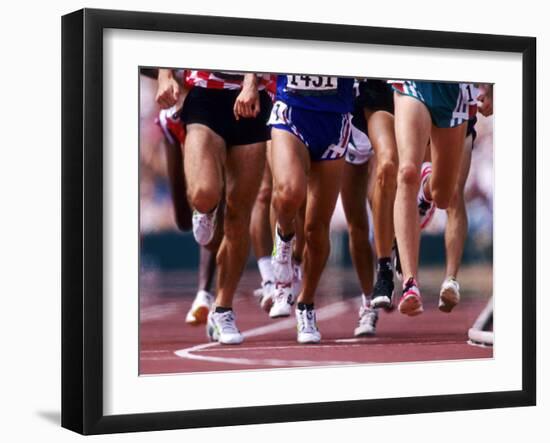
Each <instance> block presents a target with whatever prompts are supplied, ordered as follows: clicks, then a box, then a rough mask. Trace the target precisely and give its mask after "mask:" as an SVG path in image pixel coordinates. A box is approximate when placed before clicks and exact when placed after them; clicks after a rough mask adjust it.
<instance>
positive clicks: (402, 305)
mask: <svg viewBox="0 0 550 443" xmlns="http://www.w3.org/2000/svg"><path fill="white" fill-rule="evenodd" d="M398 309H399V312H401V314H405V315H408V316H409V317H412V316H415V315H419V314H422V313H423V312H424V308H423V307H422V298H421V297H420V290H419V289H418V285H417V283H416V280H415V279H414V278H412V277H411V278H409V279H408V280H407V282H406V283H405V285H404V286H403V295H402V296H401V300H399V306H398Z"/></svg>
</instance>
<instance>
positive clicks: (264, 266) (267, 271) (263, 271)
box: [258, 256, 275, 282]
mask: <svg viewBox="0 0 550 443" xmlns="http://www.w3.org/2000/svg"><path fill="white" fill-rule="evenodd" d="M258 269H259V270H260V275H261V276H262V282H266V281H270V282H274V281H275V276H274V275H273V269H272V267H271V257H270V256H265V257H262V258H260V259H258Z"/></svg>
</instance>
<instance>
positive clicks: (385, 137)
mask: <svg viewBox="0 0 550 443" xmlns="http://www.w3.org/2000/svg"><path fill="white" fill-rule="evenodd" d="M365 114H366V117H367V125H368V130H369V139H370V141H371V143H372V147H373V149H374V152H375V154H376V158H377V159H378V160H379V162H380V163H382V164H384V163H386V162H393V163H397V143H396V141H395V127H394V117H393V115H392V114H390V113H389V112H386V111H376V112H370V111H367V110H366V111H365Z"/></svg>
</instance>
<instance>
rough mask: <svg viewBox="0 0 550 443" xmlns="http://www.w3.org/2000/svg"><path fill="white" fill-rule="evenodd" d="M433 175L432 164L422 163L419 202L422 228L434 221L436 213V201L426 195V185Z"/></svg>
mask: <svg viewBox="0 0 550 443" xmlns="http://www.w3.org/2000/svg"><path fill="white" fill-rule="evenodd" d="M431 175H432V164H431V163H429V162H425V163H422V168H421V169H420V190H419V191H418V197H417V204H418V214H419V215H420V229H424V228H425V227H426V226H428V224H429V223H430V222H431V221H432V219H433V216H434V213H435V203H434V202H433V200H428V199H427V198H426V196H425V195H424V186H425V183H426V181H427V180H428V178H430V176H431Z"/></svg>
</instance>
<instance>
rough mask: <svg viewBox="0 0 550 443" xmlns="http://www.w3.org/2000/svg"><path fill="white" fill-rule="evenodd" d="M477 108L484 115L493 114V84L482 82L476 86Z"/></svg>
mask: <svg viewBox="0 0 550 443" xmlns="http://www.w3.org/2000/svg"><path fill="white" fill-rule="evenodd" d="M478 89H479V95H478V96H477V109H478V111H479V112H481V114H482V115H484V116H485V117H489V116H490V115H493V85H491V84H488V83H482V84H480V85H479V86H478Z"/></svg>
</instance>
